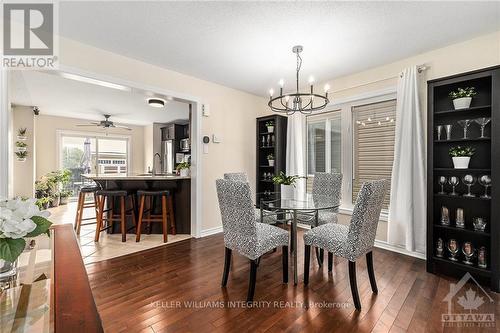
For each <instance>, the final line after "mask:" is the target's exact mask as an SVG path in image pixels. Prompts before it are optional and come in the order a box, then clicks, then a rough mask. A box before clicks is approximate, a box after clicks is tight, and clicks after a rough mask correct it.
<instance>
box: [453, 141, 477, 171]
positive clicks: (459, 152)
mask: <svg viewBox="0 0 500 333" xmlns="http://www.w3.org/2000/svg"><path fill="white" fill-rule="evenodd" d="M474 152H475V149H474V148H472V147H461V146H456V147H452V148H450V151H449V153H450V156H451V158H452V160H453V167H454V168H455V169H467V168H468V167H469V162H470V158H471V157H472V155H474Z"/></svg>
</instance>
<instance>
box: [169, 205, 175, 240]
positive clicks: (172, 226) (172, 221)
mask: <svg viewBox="0 0 500 333" xmlns="http://www.w3.org/2000/svg"><path fill="white" fill-rule="evenodd" d="M168 220H169V221H170V232H171V233H172V235H175V234H176V231H175V214H174V203H173V199H172V195H169V196H168Z"/></svg>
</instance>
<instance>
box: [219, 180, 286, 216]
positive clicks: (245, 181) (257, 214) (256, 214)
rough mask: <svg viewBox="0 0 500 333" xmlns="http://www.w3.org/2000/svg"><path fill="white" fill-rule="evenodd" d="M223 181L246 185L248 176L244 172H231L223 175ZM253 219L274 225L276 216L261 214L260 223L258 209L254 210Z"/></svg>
mask: <svg viewBox="0 0 500 333" xmlns="http://www.w3.org/2000/svg"><path fill="white" fill-rule="evenodd" d="M224 179H227V180H232V181H235V182H243V183H248V176H247V174H246V173H244V172H231V173H225V174H224ZM255 218H256V219H257V221H259V222H262V223H267V224H276V223H277V221H276V215H274V214H272V213H271V214H266V213H264V214H262V221H261V212H260V209H259V208H255Z"/></svg>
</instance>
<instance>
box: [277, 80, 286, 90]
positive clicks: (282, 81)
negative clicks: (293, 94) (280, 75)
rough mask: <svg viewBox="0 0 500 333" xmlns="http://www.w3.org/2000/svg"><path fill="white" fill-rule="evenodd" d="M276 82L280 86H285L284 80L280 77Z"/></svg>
mask: <svg viewBox="0 0 500 333" xmlns="http://www.w3.org/2000/svg"><path fill="white" fill-rule="evenodd" d="M278 84H279V85H280V87H281V88H283V87H284V86H285V80H283V79H281V80H280V81H279V82H278Z"/></svg>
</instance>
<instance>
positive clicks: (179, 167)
mask: <svg viewBox="0 0 500 333" xmlns="http://www.w3.org/2000/svg"><path fill="white" fill-rule="evenodd" d="M190 167H191V164H189V163H188V162H181V163H179V164H177V166H176V167H175V170H177V171H180V170H183V169H189V168H190Z"/></svg>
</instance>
